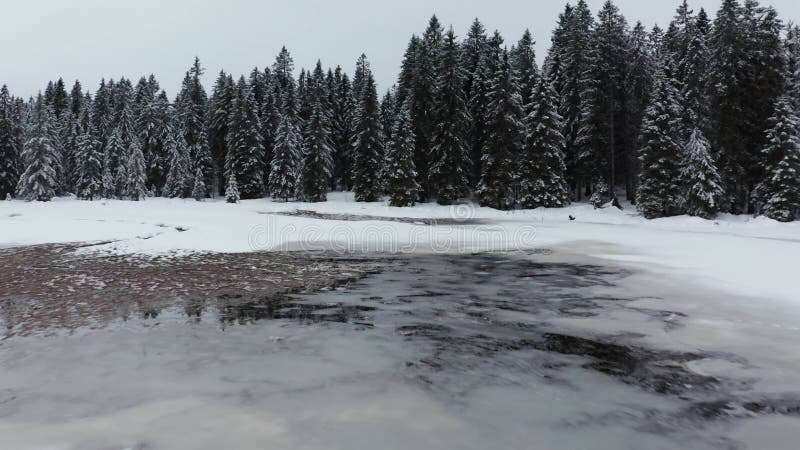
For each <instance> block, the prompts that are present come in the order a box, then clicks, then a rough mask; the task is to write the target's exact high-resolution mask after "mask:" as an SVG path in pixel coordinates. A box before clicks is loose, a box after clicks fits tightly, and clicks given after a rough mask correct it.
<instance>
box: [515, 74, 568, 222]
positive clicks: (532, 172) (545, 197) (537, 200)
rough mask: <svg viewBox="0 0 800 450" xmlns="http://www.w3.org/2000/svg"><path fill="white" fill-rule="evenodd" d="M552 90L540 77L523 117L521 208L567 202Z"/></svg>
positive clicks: (552, 206) (562, 149)
mask: <svg viewBox="0 0 800 450" xmlns="http://www.w3.org/2000/svg"><path fill="white" fill-rule="evenodd" d="M555 97H556V94H555V91H553V89H552V86H551V85H550V82H549V81H547V80H546V79H544V78H542V79H541V80H540V82H539V85H538V87H537V90H536V92H535V93H534V94H533V97H532V98H533V101H532V102H530V103H531V105H532V108H531V112H530V114H528V116H527V117H526V120H525V124H526V129H527V136H526V138H525V146H524V147H523V152H522V162H521V169H520V192H519V203H520V205H521V206H522V207H523V208H527V209H533V208H538V207H541V206H543V207H546V208H558V207H562V206H566V205H567V204H568V203H569V191H568V188H567V183H566V179H565V178H564V172H565V170H566V168H565V166H564V136H563V135H562V134H561V127H562V125H561V117H560V116H559V115H558V111H557V110H556V103H555Z"/></svg>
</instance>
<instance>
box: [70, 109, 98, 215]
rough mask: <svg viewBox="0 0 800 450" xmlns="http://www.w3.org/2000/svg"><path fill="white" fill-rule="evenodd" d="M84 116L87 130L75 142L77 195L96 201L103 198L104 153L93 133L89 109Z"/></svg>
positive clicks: (83, 120)
mask: <svg viewBox="0 0 800 450" xmlns="http://www.w3.org/2000/svg"><path fill="white" fill-rule="evenodd" d="M82 114H83V119H82V122H83V124H84V127H85V128H84V130H83V133H82V134H80V135H79V136H78V139H77V140H76V142H75V151H76V157H77V163H78V181H77V185H76V187H77V195H78V197H79V198H82V199H86V200H94V199H95V198H100V197H102V196H103V152H102V150H101V148H100V141H98V140H97V138H95V136H94V133H92V129H91V124H92V120H91V112H90V111H89V108H86V110H85V111H84V112H83V113H82Z"/></svg>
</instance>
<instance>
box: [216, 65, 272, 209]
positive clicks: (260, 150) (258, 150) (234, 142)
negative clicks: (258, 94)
mask: <svg viewBox="0 0 800 450" xmlns="http://www.w3.org/2000/svg"><path fill="white" fill-rule="evenodd" d="M225 129H226V130H227V133H228V134H227V136H226V144H225V146H226V148H227V152H228V153H227V156H226V160H225V176H226V178H228V179H229V178H230V177H231V175H234V176H235V178H236V182H237V187H238V191H239V193H240V194H241V198H244V199H253V198H259V197H261V196H263V195H264V186H265V183H264V172H265V171H266V167H265V166H264V146H263V145H262V143H261V132H260V122H259V119H258V108H257V105H256V100H255V94H254V93H253V90H252V86H248V85H247V82H246V81H245V79H244V77H241V78H240V79H239V83H238V84H237V85H236V91H235V92H234V93H233V99H232V104H231V106H230V111H229V113H228V124H227V125H226V126H225ZM226 188H227V186H226Z"/></svg>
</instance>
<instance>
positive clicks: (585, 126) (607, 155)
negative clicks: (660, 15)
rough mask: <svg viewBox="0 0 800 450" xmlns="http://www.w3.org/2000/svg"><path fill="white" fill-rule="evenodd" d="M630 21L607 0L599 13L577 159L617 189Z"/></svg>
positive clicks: (623, 135) (585, 80)
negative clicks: (628, 24) (626, 20)
mask: <svg viewBox="0 0 800 450" xmlns="http://www.w3.org/2000/svg"><path fill="white" fill-rule="evenodd" d="M626 35H627V24H626V22H625V18H624V17H623V16H622V15H621V14H620V12H619V9H618V8H617V7H616V6H615V5H614V4H613V3H612V2H611V0H607V1H606V2H605V3H604V4H603V7H602V8H601V9H600V12H599V13H598V19H597V24H596V26H595V28H594V31H593V33H592V40H593V46H592V49H591V52H590V56H589V64H590V66H591V68H590V69H589V70H588V71H587V72H586V73H585V74H584V78H583V79H582V86H581V87H582V90H581V118H580V128H579V130H578V134H577V139H576V145H577V146H578V152H577V154H576V162H577V164H578V166H579V167H583V168H584V169H587V168H591V169H590V171H589V172H588V173H587V172H585V171H584V176H591V177H592V178H594V179H597V178H598V177H602V178H605V179H606V180H609V184H610V186H611V189H612V190H613V189H614V187H615V186H616V184H617V169H618V165H619V162H620V159H623V160H624V158H621V157H624V149H625V145H624V143H625V138H626V137H627V136H626V134H627V133H626V132H625V129H624V126H625V125H626V118H625V110H624V105H625V97H624V96H625V88H624V81H625V74H626V66H627V64H626V57H627V54H628V48H627V42H626V39H625V37H626Z"/></svg>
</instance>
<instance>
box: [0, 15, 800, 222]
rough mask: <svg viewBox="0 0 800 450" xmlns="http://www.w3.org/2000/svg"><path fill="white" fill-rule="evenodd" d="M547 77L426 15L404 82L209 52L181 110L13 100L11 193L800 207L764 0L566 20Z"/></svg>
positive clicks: (0, 136)
mask: <svg viewBox="0 0 800 450" xmlns="http://www.w3.org/2000/svg"><path fill="white" fill-rule="evenodd" d="M550 41H551V46H550V49H549V51H548V53H547V55H546V56H545V58H544V63H543V64H542V65H541V67H540V66H539V65H538V64H537V59H536V55H535V52H534V44H535V42H534V38H533V36H532V34H531V33H530V32H529V31H525V32H524V33H523V34H522V36H521V38H519V40H516V41H514V42H513V43H507V42H506V41H505V40H504V38H503V37H502V36H501V35H500V34H499V33H498V32H494V33H490V32H487V30H486V28H485V27H484V26H483V25H482V24H481V22H480V21H479V20H477V19H476V20H475V21H474V23H473V24H472V25H471V27H470V28H469V30H468V31H467V33H466V34H465V35H464V37H463V38H460V37H458V36H457V35H456V34H455V32H454V31H453V29H452V27H451V28H449V29H447V30H445V28H444V27H443V26H442V24H441V23H440V22H439V20H438V19H437V18H436V17H435V16H434V17H432V18H431V19H430V21H429V23H428V26H427V28H426V29H425V30H424V32H423V33H422V34H419V35H413V36H412V37H411V39H410V41H409V43H408V47H407V50H406V51H405V54H404V55H403V60H402V66H401V71H400V74H399V77H398V81H397V83H396V85H395V86H393V87H392V88H391V89H389V90H388V91H387V92H386V93H385V94H383V95H381V96H379V94H378V91H377V87H376V83H375V80H374V77H373V75H372V72H371V69H370V64H369V62H368V60H367V57H366V56H365V55H362V56H361V57H360V58H358V60H357V62H356V67H355V70H354V72H352V75H348V73H346V72H345V71H344V70H342V69H341V67H336V68H335V69H332V68H327V69H326V68H325V67H323V65H322V63H321V62H318V63H317V65H316V67H314V68H312V69H310V70H305V69H302V70H300V72H299V74H298V75H297V76H296V75H295V67H294V63H293V61H292V57H291V55H290V53H289V51H288V50H287V49H286V48H283V49H282V50H281V51H280V53H279V54H278V55H277V57H276V58H275V61H274V63H273V64H272V65H271V66H270V67H267V68H263V69H258V68H256V69H253V71H252V72H251V73H250V74H248V75H246V76H240V77H238V78H235V77H234V76H233V75H232V74H228V73H225V72H220V73H219V74H218V76H217V77H216V81H215V82H214V84H213V86H212V87H211V90H210V96H209V95H208V93H207V91H206V89H205V87H204V86H203V85H202V83H201V76H202V75H203V71H204V69H203V67H202V66H201V63H200V61H199V59H196V60H195V62H194V64H193V65H192V66H191V67H190V68H189V70H188V71H187V72H186V76H185V78H184V80H183V83H182V86H181V89H180V92H179V93H178V94H177V96H176V97H175V98H174V99H170V98H169V97H168V96H167V94H166V93H165V92H164V91H163V90H162V89H161V88H160V86H159V83H158V81H157V80H156V78H155V77H154V76H152V75H151V76H149V77H142V78H141V79H140V80H139V81H138V82H136V83H134V82H132V81H131V80H129V79H126V78H121V79H119V80H117V81H115V80H103V81H101V82H100V85H99V87H98V88H97V89H96V90H95V91H94V92H90V91H89V90H88V89H85V88H84V87H83V86H82V85H81V83H80V82H79V81H76V82H75V83H74V85H73V86H72V87H71V89H69V90H68V87H67V86H66V85H65V83H64V81H63V80H62V79H58V80H57V81H53V82H50V83H49V84H48V85H47V87H46V89H45V90H44V92H43V93H41V94H39V95H38V96H36V97H35V98H30V99H28V100H25V99H22V98H19V97H14V96H12V95H11V94H10V93H9V91H8V89H7V88H6V87H5V86H3V88H2V90H0V195H2V197H6V198H11V197H19V198H24V199H29V200H40V201H46V200H49V199H51V198H52V197H54V196H59V195H67V194H74V195H76V196H77V197H79V198H82V199H87V200H92V199H98V198H120V199H130V200H141V199H144V198H146V197H148V196H165V197H185V198H191V197H194V198H196V199H203V198H206V197H216V196H225V197H226V198H227V199H228V201H230V202H238V201H239V199H253V198H260V197H264V196H271V197H272V198H273V199H275V200H284V201H290V200H303V201H309V202H318V201H325V199H326V194H327V193H328V192H330V191H332V190H352V191H353V192H354V193H355V198H356V200H357V201H367V202H368V201H377V200H380V199H381V198H384V197H385V196H388V198H389V202H390V204H391V205H394V206H410V205H413V204H415V202H419V201H423V202H427V201H436V202H438V203H440V204H445V205H446V204H452V203H455V202H460V201H464V200H467V199H472V198H476V199H477V201H478V202H479V203H480V204H481V205H484V206H489V207H493V208H497V209H513V208H536V207H542V206H543V207H560V206H564V205H567V204H569V203H570V202H572V201H581V200H585V199H588V200H590V201H591V202H592V203H593V204H595V205H596V206H600V205H604V204H606V203H608V202H611V201H615V200H616V196H617V195H622V194H623V193H624V194H625V196H626V198H627V199H629V200H630V201H631V202H633V203H634V204H635V205H636V206H637V208H638V209H639V210H640V211H641V212H642V214H643V215H644V216H645V217H648V218H656V217H664V216H671V215H677V214H684V213H686V214H691V215H696V216H701V217H709V218H710V217H713V216H715V215H716V214H717V213H719V212H731V213H737V214H741V213H750V214H764V215H767V216H769V217H771V218H774V219H777V220H782V221H791V220H794V219H795V218H796V217H797V214H798V211H799V210H800V178H799V176H800V175H799V174H800V121H799V120H798V116H797V114H798V112H800V28H798V27H797V26H795V25H793V24H791V23H784V22H783V21H782V20H781V19H780V18H779V16H778V14H777V12H776V11H775V10H774V9H773V8H771V7H765V6H762V5H760V4H759V2H758V1H757V0H744V1H743V2H740V1H738V0H724V1H723V2H722V4H721V6H720V8H719V10H718V11H717V12H716V15H715V16H714V17H713V18H712V17H709V15H708V14H707V12H706V11H704V10H702V9H701V10H699V11H696V12H695V11H693V10H692V9H691V7H690V5H689V4H688V3H687V2H686V1H684V2H682V3H681V4H680V5H678V8H677V10H676V13H675V15H674V17H673V18H671V21H670V22H669V24H668V26H667V27H666V28H665V29H662V28H660V27H658V26H655V27H653V28H652V29H645V27H644V26H643V25H642V24H641V23H640V22H636V23H633V24H631V23H629V22H628V21H627V20H626V19H625V17H624V16H623V15H622V14H621V13H620V11H619V9H618V8H617V7H616V6H615V5H614V4H613V3H612V2H611V1H607V2H606V3H605V4H604V5H603V6H602V8H601V9H600V11H599V13H598V14H597V15H596V16H595V15H593V14H592V13H591V11H590V10H589V8H588V6H587V4H586V3H585V2H584V1H583V0H579V1H578V2H577V4H574V5H569V4H568V5H567V6H566V7H565V9H564V11H563V13H561V14H560V16H559V17H558V22H557V26H556V28H555V31H554V32H553V35H552V36H551V38H550Z"/></svg>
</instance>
